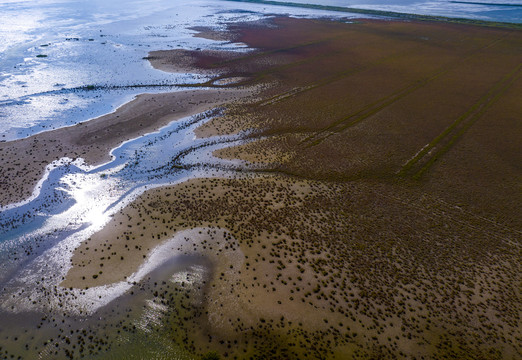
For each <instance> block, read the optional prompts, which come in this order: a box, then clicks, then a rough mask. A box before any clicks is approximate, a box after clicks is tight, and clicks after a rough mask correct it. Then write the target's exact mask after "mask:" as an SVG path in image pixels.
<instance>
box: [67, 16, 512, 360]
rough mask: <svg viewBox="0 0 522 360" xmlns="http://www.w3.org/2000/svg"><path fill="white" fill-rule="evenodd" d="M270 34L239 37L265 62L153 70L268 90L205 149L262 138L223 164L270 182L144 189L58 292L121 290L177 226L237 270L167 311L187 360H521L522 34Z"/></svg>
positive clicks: (224, 119)
mask: <svg viewBox="0 0 522 360" xmlns="http://www.w3.org/2000/svg"><path fill="white" fill-rule="evenodd" d="M270 25H271V26H267V24H266V23H263V24H243V25H234V26H231V27H230V29H229V31H230V34H231V36H233V37H234V38H235V40H236V41H240V42H244V43H246V44H247V45H248V46H250V47H252V48H255V49H257V50H256V51H254V52H252V53H249V54H246V55H244V54H243V55H237V54H236V55H232V54H226V53H216V52H211V53H201V52H193V53H191V52H187V51H173V52H169V53H165V52H164V53H157V54H155V55H154V56H155V61H156V62H157V63H158V64H160V63H162V62H163V65H165V63H166V62H167V59H168V61H170V62H174V63H175V62H176V57H177V56H180V57H182V59H183V64H184V65H183V66H187V61H188V62H189V63H191V66H194V67H196V68H199V69H201V71H207V72H208V71H216V72H217V73H219V74H221V75H220V77H222V78H226V77H239V78H244V79H246V80H244V82H243V83H242V85H261V86H262V87H263V89H264V90H263V91H262V92H261V93H260V94H259V95H258V97H257V98H256V99H255V100H254V101H249V102H247V103H239V104H235V105H231V106H229V107H228V108H227V109H226V111H225V113H224V115H223V116H220V117H218V118H215V119H214V120H212V121H211V122H210V123H208V124H206V125H204V126H203V127H202V128H200V129H199V134H200V135H201V136H204V135H208V134H214V133H232V132H237V131H238V130H240V129H254V130H255V131H254V132H253V133H252V134H251V135H250V136H251V137H252V138H253V139H259V140H257V141H255V142H253V143H249V144H247V145H242V146H238V147H234V148H227V149H223V150H220V151H218V152H216V155H218V156H221V157H225V158H240V159H245V160H248V161H250V162H253V163H258V164H260V165H262V166H263V169H264V170H263V171H264V172H265V173H266V174H265V175H260V176H258V177H250V178H241V179H240V178H238V179H229V180H226V179H198V180H192V181H190V182H188V183H184V184H180V185H177V186H174V187H169V188H164V189H156V190H151V191H149V192H147V193H145V194H144V195H143V196H142V197H141V198H140V199H138V200H137V201H136V202H135V203H133V204H131V205H129V206H128V207H127V208H125V209H123V210H122V211H121V212H120V213H118V214H117V215H116V216H115V217H114V219H113V220H112V221H111V222H110V223H109V225H108V226H107V227H106V228H105V229H104V230H102V231H101V232H100V233H98V234H95V235H94V236H93V237H92V238H91V239H89V241H88V242H86V243H84V244H83V245H81V246H80V247H79V248H78V249H77V250H76V252H75V255H74V257H73V260H72V261H73V268H72V269H71V271H70V272H69V274H68V276H67V279H66V280H65V283H64V285H66V286H75V287H80V288H81V287H88V286H96V285H101V284H109V283H112V282H114V281H119V280H123V279H124V278H125V277H126V276H130V275H131V274H132V273H133V271H135V270H136V268H137V267H138V266H139V264H140V263H141V261H142V260H141V259H142V258H143V257H146V256H147V253H148V251H149V250H150V249H152V248H153V247H154V246H156V245H157V244H160V243H161V242H162V241H163V239H167V238H170V237H172V236H173V235H174V234H175V233H176V232H178V231H180V230H182V229H190V228H196V227H203V228H208V229H209V230H208V234H209V237H208V239H207V238H205V241H202V242H200V243H199V244H193V245H191V246H193V247H191V250H190V251H189V253H190V252H196V253H202V254H205V256H208V253H209V251H210V252H212V246H215V241H217V240H216V239H214V238H213V237H212V236H211V235H210V234H211V233H212V231H215V230H216V229H218V228H219V229H224V230H225V231H227V232H229V233H230V237H229V236H228V235H227V236H225V237H224V238H221V239H220V241H225V242H227V241H228V242H230V249H229V250H228V251H240V252H241V253H242V254H243V255H244V259H243V260H242V262H241V264H240V266H239V268H235V267H232V265H230V266H231V267H230V269H229V271H228V272H220V271H215V272H214V275H213V277H212V278H211V279H210V282H209V284H207V287H206V290H205V296H204V301H202V302H198V303H197V304H192V305H190V306H192V307H190V306H188V308H191V309H192V310H191V311H192V312H190V315H186V313H183V314H184V315H183V316H185V317H184V318H183V319H182V318H181V316H182V315H173V317H176V316H179V317H180V318H179V319H178V321H177V322H175V323H176V324H177V327H176V329H174V328H173V330H172V333H173V334H179V333H180V332H181V333H183V334H184V335H173V336H174V337H175V338H177V337H179V338H183V339H184V340H185V342H186V344H187V345H186V346H187V347H188V348H189V349H190V350H191V351H193V352H194V353H196V354H204V353H206V352H207V351H211V350H213V351H217V352H218V353H219V354H221V355H222V356H224V357H227V358H228V357H230V358H238V359H243V358H256V359H267V358H274V359H303V358H314V359H352V358H362V359H393V358H400V359H403V358H408V359H455V358H459V359H517V358H521V357H522V353H521V348H520V343H521V341H522V334H521V328H520V314H521V301H520V299H521V288H520V284H521V277H520V274H521V273H522V272H521V270H522V268H521V261H520V260H521V253H520V239H521V233H522V232H521V230H522V229H521V225H522V224H521V222H520V220H521V218H520V214H519V212H520V203H521V201H522V197H521V194H522V192H521V190H522V188H521V184H522V183H521V175H522V172H521V164H522V161H521V160H522V159H521V151H520V150H521V148H520V143H521V142H520V140H521V139H522V121H521V120H522V119H521V116H522V101H521V98H520V95H521V94H522V77H521V74H522V62H521V59H522V33H521V32H520V31H515V30H504V29H495V28H484V27H476V26H467V25H455V24H444V23H430V22H422V23H421V22H402V21H376V20H361V21H359V22H356V23H350V24H346V23H341V22H334V21H324V20H304V19H291V18H276V19H274V20H272V21H270ZM213 229H214V230H213ZM213 241H214V242H213ZM236 241H237V244H238V245H237V246H236ZM109 244H110V245H109ZM191 244H192V243H191ZM107 246H110V249H107V250H108V251H111V259H106V257H105V256H101V253H100V251H102V250H103V249H104V247H107ZM227 248H228V247H227ZM203 249H205V250H203ZM209 249H210V250H209ZM221 250H222V248H220V250H219V251H220V252H221ZM123 256H124V257H125V259H126V260H125V263H126V265H122V264H123V263H122V261H123ZM223 258H226V257H223ZM210 259H211V260H212V261H213V262H214V263H215V266H216V269H221V268H223V266H224V265H223V261H225V260H220V256H219V254H218V256H210ZM129 264H130V265H129ZM227 264H228V263H227ZM227 266H228V265H227ZM236 266H237V264H236ZM100 268H103V272H100V271H99V270H100ZM93 274H95V275H96V278H94V277H93V276H91V275H93ZM175 306H176V305H175ZM184 308H185V307H184ZM175 313H176V312H175ZM180 324H182V325H180Z"/></svg>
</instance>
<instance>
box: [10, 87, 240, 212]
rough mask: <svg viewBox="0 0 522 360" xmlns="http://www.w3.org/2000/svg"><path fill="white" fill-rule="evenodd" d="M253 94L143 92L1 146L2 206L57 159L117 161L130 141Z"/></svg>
mask: <svg viewBox="0 0 522 360" xmlns="http://www.w3.org/2000/svg"><path fill="white" fill-rule="evenodd" d="M249 93H250V90H246V89H223V90H218V89H212V90H188V91H180V92H175V93H168V94H143V95H139V96H138V97H137V98H136V99H134V100H133V101H131V102H129V103H127V104H125V105H123V106H121V107H120V108H118V109H117V110H116V111H115V112H113V113H110V114H107V115H104V116H101V117H99V118H96V119H93V120H90V121H86V122H83V123H80V124H78V125H75V126H71V127H66V128H61V129H57V130H52V131H47V132H43V133H40V134H37V135H35V136H31V137H29V138H26V139H22V140H17V141H12V142H4V143H0V172H1V173H2V178H1V180H0V206H5V205H8V204H11V203H14V202H18V201H21V200H24V199H26V198H28V197H29V196H30V195H31V194H32V193H33V190H34V187H35V186H36V184H37V183H38V181H40V179H41V177H42V176H43V173H44V170H45V167H46V166H47V165H48V164H50V163H51V162H53V161H54V160H57V159H60V158H62V157H69V158H71V159H77V158H83V159H85V161H86V163H87V165H99V164H102V163H105V162H107V161H109V160H110V159H111V156H110V151H111V150H112V149H113V148H115V147H117V146H118V145H120V144H121V143H123V142H124V141H127V140H130V139H133V138H136V137H138V136H140V135H143V134H146V133H149V132H152V131H155V130H157V129H159V128H161V127H163V126H165V125H166V124H168V123H170V122H172V121H175V120H178V119H181V118H184V117H186V116H189V115H195V114H199V113H202V112H204V111H207V110H210V109H214V108H216V107H218V106H220V105H223V104H225V103H229V102H234V101H236V100H239V99H241V98H243V97H245V96H247V95H248V94H249Z"/></svg>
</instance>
